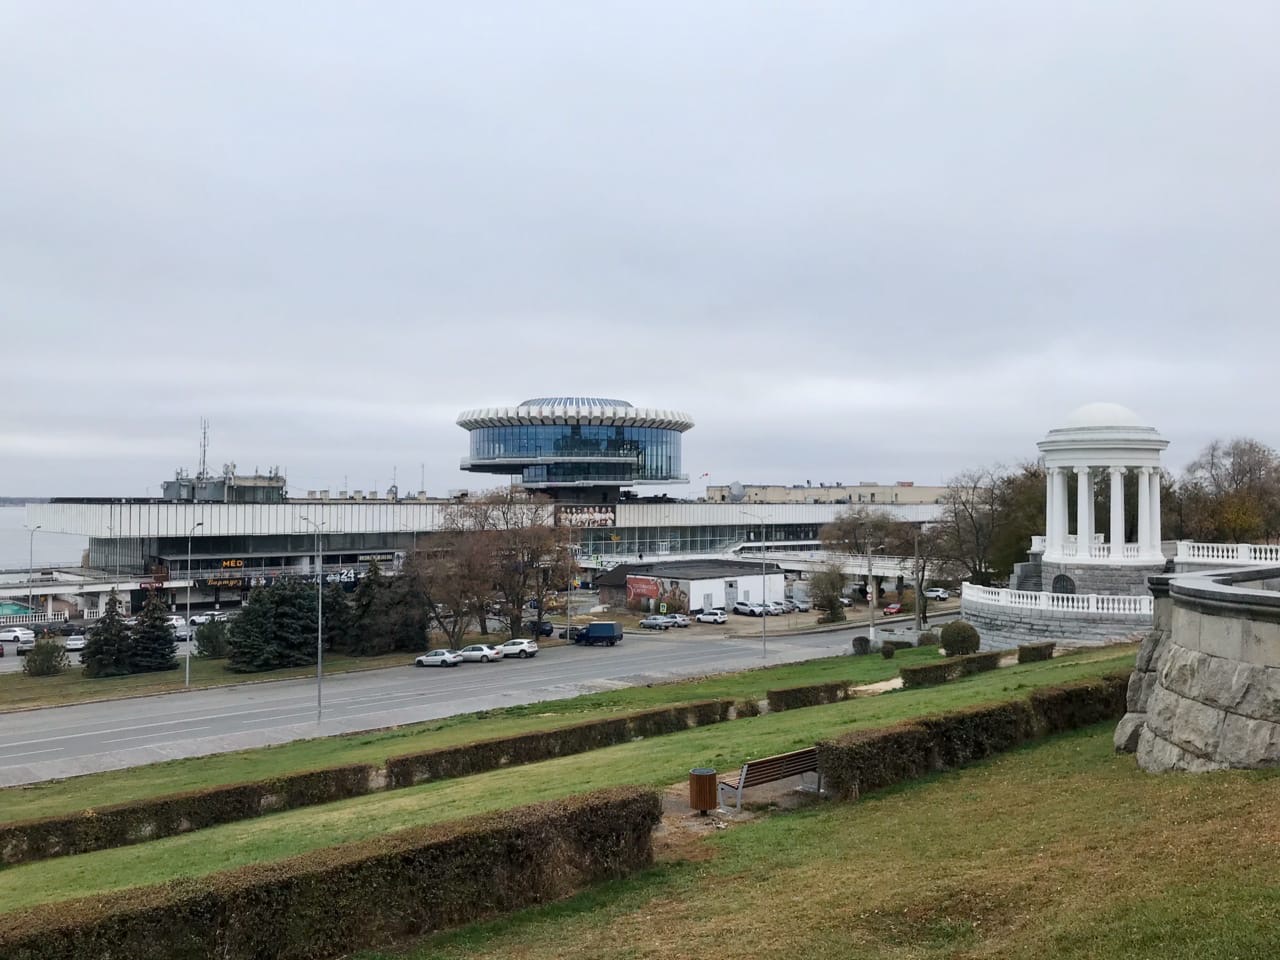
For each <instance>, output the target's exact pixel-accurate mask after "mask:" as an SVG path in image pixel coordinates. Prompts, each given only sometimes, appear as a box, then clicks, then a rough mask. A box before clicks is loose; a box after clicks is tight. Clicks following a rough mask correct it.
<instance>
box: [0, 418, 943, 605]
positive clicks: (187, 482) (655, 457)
mask: <svg viewBox="0 0 1280 960" xmlns="http://www.w3.org/2000/svg"><path fill="white" fill-rule="evenodd" d="M458 423H459V425H460V426H461V427H463V429H465V430H467V431H468V433H469V435H470V452H469V456H467V457H466V458H464V459H463V461H462V464H461V466H462V468H463V469H464V470H468V471H472V472H491V473H499V474H506V475H510V476H511V477H512V479H513V481H514V482H516V483H517V484H518V485H520V486H523V487H525V488H527V489H529V490H531V491H534V492H537V493H542V494H545V495H547V496H549V497H551V498H552V500H553V501H554V503H555V510H554V522H555V523H557V524H560V525H563V526H566V527H569V528H570V529H571V530H572V537H571V540H572V543H573V549H574V551H575V553H576V554H577V555H578V557H579V563H580V565H581V566H583V567H584V568H586V569H588V570H591V569H593V568H594V569H601V568H606V569H607V568H611V567H613V566H614V565H616V564H618V563H624V562H644V561H646V560H649V561H652V560H659V559H664V560H668V559H669V560H680V559H699V558H707V559H711V558H728V557H732V556H734V555H735V552H736V551H740V550H743V549H744V548H746V549H747V550H748V551H751V550H755V551H758V549H759V544H760V543H761V541H763V542H764V544H765V548H766V550H767V551H768V552H770V553H773V552H797V551H812V550H816V549H818V547H819V546H820V543H819V539H818V535H819V530H820V529H821V528H822V526H823V525H824V524H826V523H829V522H831V521H832V520H834V519H835V518H836V517H837V516H839V515H840V514H841V513H843V512H845V511H847V510H848V509H850V507H849V503H848V502H821V503H815V502H797V501H796V500H791V501H790V502H785V503H759V502H755V501H751V502H749V503H744V502H736V501H734V500H732V499H730V500H727V501H723V502H707V501H705V500H678V499H673V498H669V497H667V496H638V495H636V492H635V491H636V490H637V489H640V490H644V489H648V488H649V487H650V485H656V484H669V483H684V482H687V477H686V476H685V474H684V473H683V470H682V463H681V458H682V451H681V441H682V437H683V434H684V433H685V432H686V431H688V430H689V429H690V428H692V426H693V420H692V418H690V417H689V416H688V415H687V414H683V413H679V412H678V411H671V410H659V409H654V408H640V407H634V406H632V405H631V404H630V403H627V402H626V401H621V400H615V399H604V398H579V397H560V398H538V399H535V400H529V401H526V402H524V403H521V404H517V405H515V406H512V407H498V408H486V409H481V410H469V411H466V412H464V413H463V414H462V415H461V416H460V417H459V418H458ZM459 499H460V498H459V497H429V496H427V495H426V494H425V493H424V492H415V493H409V494H405V495H402V494H401V493H400V492H399V491H398V490H396V489H394V488H392V489H390V490H387V491H379V492H374V491H369V492H365V491H336V494H335V493H333V492H331V491H328V490H309V491H306V492H305V495H303V496H296V495H290V492H289V491H288V490H287V484H286V480H285V477H284V476H283V475H282V474H280V473H278V472H275V471H272V472H271V473H268V474H266V475H253V476H238V475H236V474H235V472H234V469H233V468H228V469H225V470H224V471H223V473H222V474H221V475H216V474H197V475H195V476H188V475H186V474H182V473H180V474H179V475H178V476H177V477H176V478H175V479H174V480H171V481H168V482H166V483H165V485H164V489H163V496H161V497H158V498H125V499H117V498H103V497H99V498H58V499H55V500H53V501H51V502H49V503H43V504H31V505H29V506H28V507H27V519H28V523H29V524H30V525H35V524H39V525H40V527H41V529H43V530H45V531H50V532H61V533H72V534H79V535H82V536H85V537H88V538H89V549H88V552H87V566H86V567H82V568H76V569H67V568H63V569H60V570H51V569H50V570H39V571H36V578H35V579H36V584H35V586H36V590H35V592H36V594H37V595H38V597H39V599H40V601H41V603H40V604H39V606H42V607H44V608H46V609H49V610H54V609H55V602H56V603H57V604H58V606H59V607H63V608H65V607H66V606H67V605H68V604H73V605H75V606H76V607H77V608H78V610H73V611H72V615H75V613H76V612H79V610H83V611H85V612H87V613H88V615H90V616H93V615H95V614H96V613H97V612H98V611H99V610H100V608H101V606H100V605H101V601H102V598H103V597H104V596H105V593H106V591H108V590H109V589H110V585H111V584H113V583H114V584H118V585H119V587H120V589H121V590H122V592H124V593H125V594H126V595H127V596H128V597H129V598H130V600H131V601H132V602H133V604H134V605H136V604H137V603H138V602H139V601H140V600H141V599H142V598H143V597H144V596H145V592H146V591H147V590H154V589H162V590H165V591H166V592H167V593H168V594H169V598H170V599H171V600H172V601H175V602H178V603H181V602H182V601H184V600H185V597H186V587H187V583H188V581H190V583H191V586H192V605H193V609H194V608H201V609H204V608H207V607H209V606H213V605H217V606H225V605H228V604H229V605H232V606H234V605H238V604H239V603H240V602H241V601H242V600H243V598H244V597H245V596H246V595H247V593H248V591H249V590H250V589H252V588H253V587H254V586H256V585H260V584H267V583H270V582H272V581H273V580H274V579H276V578H277V577H282V576H285V577H306V578H310V577H313V576H314V575H315V572H316V554H317V540H318V541H319V551H320V554H321V556H322V558H323V559H322V563H323V575H324V577H325V578H326V580H328V581H332V582H346V583H348V584H351V583H354V582H355V581H356V580H358V579H359V577H360V576H361V575H362V574H363V572H364V571H365V569H366V568H367V567H368V565H369V563H370V561H373V560H376V561H377V562H378V563H379V564H380V565H381V566H383V567H384V568H386V569H390V570H395V569H396V568H398V567H399V565H400V564H401V563H402V562H403V560H404V558H405V556H406V555H407V554H408V552H409V551H411V550H413V549H415V548H421V547H424V546H425V545H426V543H429V538H430V537H431V536H432V535H433V534H435V533H437V532H439V531H440V530H442V529H444V528H445V526H446V523H445V521H446V519H447V518H448V517H449V515H450V513H451V511H454V510H456V509H457V505H458V503H459ZM744 499H745V498H744ZM865 505H866V506H867V507H868V508H869V509H872V510H875V511H877V512H883V513H885V514H887V515H889V516H892V517H894V518H896V519H901V520H911V521H916V522H927V521H930V520H934V519H936V518H937V517H938V515H939V512H940V510H941V508H940V507H939V506H938V504H937V503H935V502H927V503H919V502H909V503H902V502H899V503H894V502H892V501H890V502H885V503H881V502H876V503H874V504H870V503H868V504H865ZM317 528H318V532H319V536H318V537H317ZM424 538H427V539H426V540H425V541H424ZM188 543H189V544H190V565H189V566H188ZM748 555H749V553H748ZM756 555H757V556H758V553H757V554H756ZM15 587H16V585H15ZM4 592H9V591H5V590H4V589H3V588H0V593H4ZM18 592H19V593H21V592H23V591H22V590H19V591H18ZM17 596H18V594H17V593H15V594H14V598H15V599H16V598H17Z"/></svg>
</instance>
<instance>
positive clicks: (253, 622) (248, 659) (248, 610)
mask: <svg viewBox="0 0 1280 960" xmlns="http://www.w3.org/2000/svg"><path fill="white" fill-rule="evenodd" d="M271 621H272V603H271V597H270V596H269V595H268V594H267V591H266V588H264V587H255V588H254V590H253V592H252V593H250V594H249V599H248V600H247V601H245V604H244V607H243V608H242V609H241V610H240V616H238V617H236V618H235V620H233V621H232V622H231V629H230V631H229V633H228V636H227V648H228V650H227V669H228V670H233V671H235V672H236V673H256V672H258V671H261V670H270V669H272V667H274V666H275V665H276V664H275V659H276V657H275V653H274V645H273V644H272V642H271V633H272V622H271Z"/></svg>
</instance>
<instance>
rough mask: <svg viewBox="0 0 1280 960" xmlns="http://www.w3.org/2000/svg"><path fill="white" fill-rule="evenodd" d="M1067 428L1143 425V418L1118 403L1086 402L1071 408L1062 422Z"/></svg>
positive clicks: (1144, 424)
mask: <svg viewBox="0 0 1280 960" xmlns="http://www.w3.org/2000/svg"><path fill="white" fill-rule="evenodd" d="M1062 425H1063V426H1064V427H1066V428H1067V429H1076V430H1078V429H1080V428H1082V427H1145V426H1147V424H1146V423H1145V422H1144V421H1143V419H1142V418H1141V417H1140V416H1138V415H1137V414H1136V413H1134V412H1133V411H1132V410H1130V409H1129V408H1128V407H1125V406H1122V405H1120V404H1118V403H1086V404H1085V405H1084V406H1083V407H1078V408H1077V409H1075V410H1073V411H1072V412H1071V414H1070V415H1069V416H1068V417H1067V419H1066V421H1065V422H1064V423H1063V424H1062Z"/></svg>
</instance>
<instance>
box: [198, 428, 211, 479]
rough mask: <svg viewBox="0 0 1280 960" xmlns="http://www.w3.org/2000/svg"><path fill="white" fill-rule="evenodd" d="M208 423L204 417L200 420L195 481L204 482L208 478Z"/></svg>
mask: <svg viewBox="0 0 1280 960" xmlns="http://www.w3.org/2000/svg"><path fill="white" fill-rule="evenodd" d="M208 458H209V421H208V420H206V419H205V418H204V417H201V418H200V469H199V470H198V471H196V479H197V480H206V479H208V477H209V467H208Z"/></svg>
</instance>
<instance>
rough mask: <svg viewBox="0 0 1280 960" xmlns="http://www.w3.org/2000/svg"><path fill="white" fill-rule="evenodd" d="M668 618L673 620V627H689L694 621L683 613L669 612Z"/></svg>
mask: <svg viewBox="0 0 1280 960" xmlns="http://www.w3.org/2000/svg"><path fill="white" fill-rule="evenodd" d="M667 619H668V620H670V621H671V625H672V626H673V627H687V626H690V625H691V624H692V623H693V621H692V620H690V619H689V618H688V617H686V616H685V615H684V614H683V613H668V614H667Z"/></svg>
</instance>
